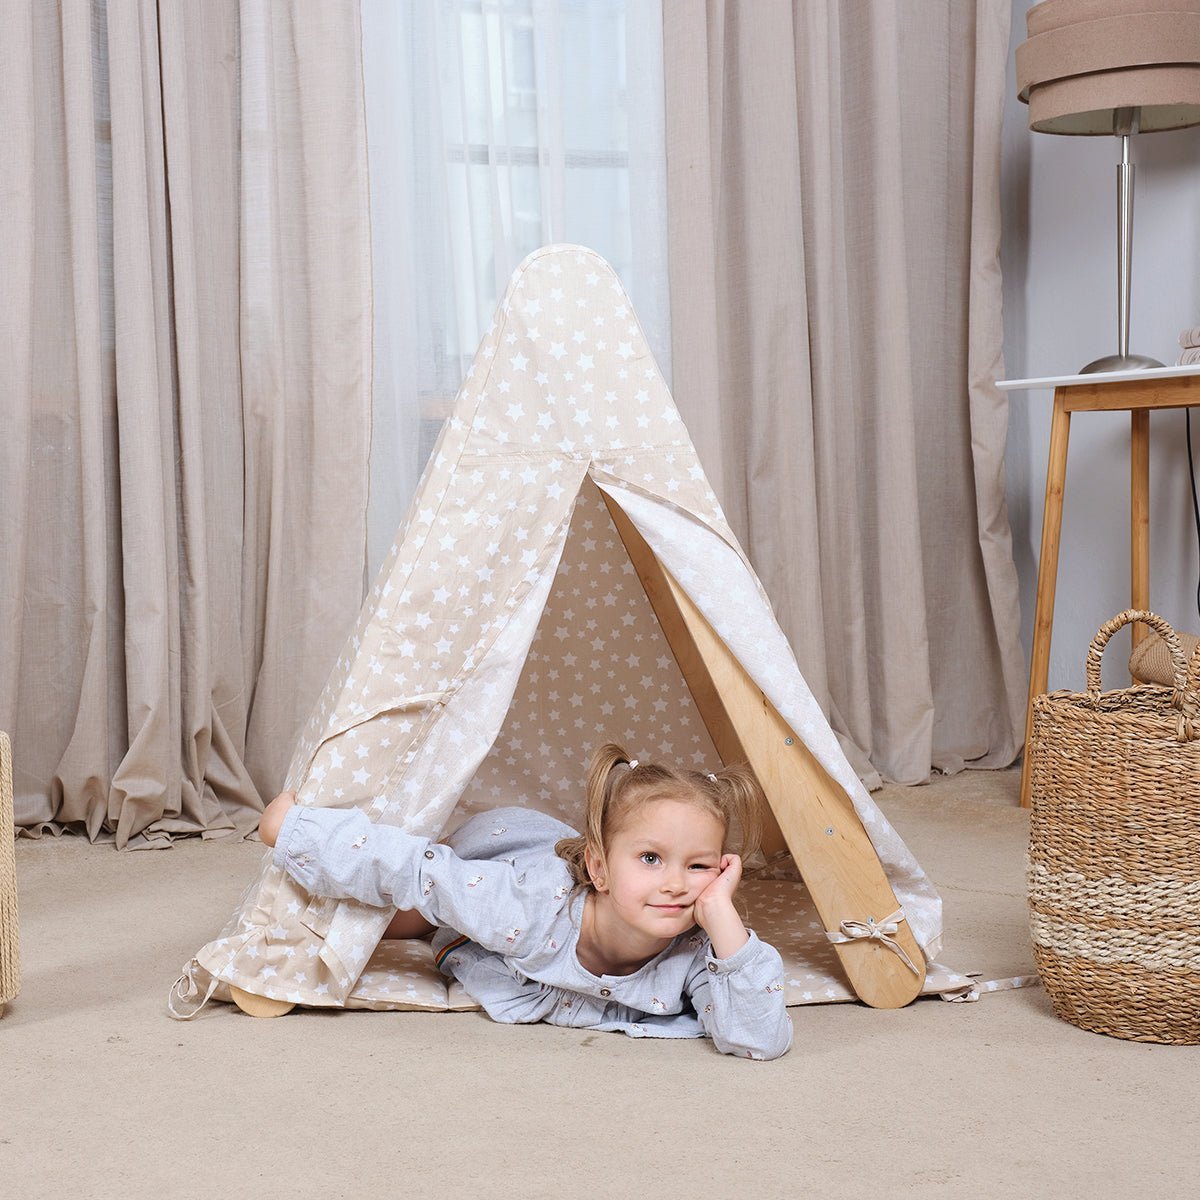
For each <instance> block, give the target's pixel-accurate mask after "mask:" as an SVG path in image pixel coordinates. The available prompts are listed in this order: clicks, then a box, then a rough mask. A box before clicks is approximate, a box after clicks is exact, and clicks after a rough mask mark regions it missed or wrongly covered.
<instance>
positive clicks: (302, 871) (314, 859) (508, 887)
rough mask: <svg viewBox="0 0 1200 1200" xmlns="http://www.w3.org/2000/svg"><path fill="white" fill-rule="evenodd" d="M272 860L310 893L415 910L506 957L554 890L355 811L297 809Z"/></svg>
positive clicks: (505, 866) (533, 874) (534, 875)
mask: <svg viewBox="0 0 1200 1200" xmlns="http://www.w3.org/2000/svg"><path fill="white" fill-rule="evenodd" d="M273 862H274V863H275V865H276V866H278V867H280V868H281V869H282V870H284V871H286V872H287V873H288V875H290V876H291V877H292V878H293V879H294V880H295V881H296V882H297V883H298V884H299V885H300V886H301V887H302V888H304V889H305V891H307V892H310V893H312V894H313V895H317V896H332V897H335V898H337V899H352V900H358V901H360V902H362V903H363V904H370V905H374V906H376V907H378V908H403V909H416V910H417V911H418V912H420V913H421V915H422V916H423V917H425V919H426V920H428V921H431V922H433V923H434V924H435V925H441V926H445V927H448V928H451V929H454V930H457V931H458V932H459V933H462V934H465V935H466V936H467V937H469V938H470V939H471V940H472V941H474V942H476V943H478V944H479V945H481V946H485V947H487V949H489V950H496V951H500V952H501V953H505V954H516V953H519V952H520V947H521V944H522V942H524V941H525V940H526V939H527V937H528V936H529V933H530V930H529V926H530V925H531V924H533V923H534V921H535V920H537V914H538V909H539V907H543V908H544V907H549V905H548V903H547V900H546V898H544V897H542V896H541V892H542V891H545V890H547V889H548V888H550V887H551V886H552V881H550V880H547V879H544V878H542V873H539V872H537V871H528V872H523V873H521V875H520V877H518V875H517V872H516V871H515V869H514V868H513V867H512V866H511V865H510V864H509V863H507V862H503V861H501V862H495V861H491V860H473V859H463V858H459V857H458V856H457V855H456V854H455V853H454V851H453V850H451V849H450V847H449V846H444V845H442V844H440V843H438V842H435V841H433V840H432V839H430V838H426V837H420V836H417V835H415V834H410V833H405V832H404V831H403V830H400V829H396V828H394V827H393V826H390V825H379V824H373V823H372V822H371V821H369V820H368V819H367V818H366V816H365V815H364V814H363V813H362V812H360V811H359V810H358V809H329V808H302V807H299V806H298V807H296V808H293V809H292V810H291V811H290V812H289V813H288V815H287V817H286V818H285V820H284V822H283V826H282V827H281V829H280V831H279V837H278V839H277V840H276V843H275V852H274V857H273Z"/></svg>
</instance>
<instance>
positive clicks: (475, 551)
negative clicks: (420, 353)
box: [186, 246, 968, 1008]
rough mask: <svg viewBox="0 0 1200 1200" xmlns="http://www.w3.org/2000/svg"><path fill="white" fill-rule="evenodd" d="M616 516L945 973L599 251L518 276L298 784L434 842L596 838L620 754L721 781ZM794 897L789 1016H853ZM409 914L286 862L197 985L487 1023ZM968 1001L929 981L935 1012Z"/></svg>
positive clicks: (931, 919) (308, 798)
mask: <svg viewBox="0 0 1200 1200" xmlns="http://www.w3.org/2000/svg"><path fill="white" fill-rule="evenodd" d="M606 501H607V503H608V504H613V505H615V506H616V507H617V508H619V510H620V511H621V512H623V513H624V514H625V516H626V517H627V518H628V520H629V521H630V522H631V523H632V525H633V526H634V527H636V530H637V533H638V534H639V535H640V537H641V538H642V539H644V541H645V543H646V544H647V545H648V546H649V547H650V548H651V550H652V552H653V554H654V556H655V557H656V558H657V559H658V561H659V562H660V563H661V564H662V566H663V567H665V568H666V570H667V571H668V572H669V573H670V576H671V577H673V579H674V580H676V581H678V583H679V585H680V587H681V588H682V589H683V591H684V592H686V594H687V596H688V597H690V599H691V601H692V602H694V605H695V606H696V608H697V609H698V610H699V611H700V612H701V613H702V614H703V616H704V618H705V619H706V620H707V622H708V623H709V625H711V627H712V629H713V630H715V631H716V633H717V634H718V635H719V637H720V639H721V640H722V641H723V642H724V643H725V645H726V646H727V647H728V648H729V650H730V651H731V652H732V654H733V655H734V656H735V657H736V659H737V660H738V662H740V664H741V666H742V668H744V670H745V672H746V673H748V675H749V677H750V678H751V679H752V680H753V682H754V684H756V685H757V687H758V688H760V689H761V690H762V693H763V694H764V695H765V696H766V697H767V698H768V699H769V701H770V703H771V704H772V705H774V707H775V709H776V710H777V711H778V713H779V714H780V715H781V716H782V717H783V718H784V720H785V721H786V722H787V724H788V725H789V726H790V727H791V729H792V730H795V732H796V734H797V735H798V736H799V737H800V738H801V739H802V740H803V742H804V744H805V746H806V747H807V749H808V751H810V752H811V754H812V755H813V756H814V757H815V759H816V760H818V761H819V762H820V764H821V765H822V767H823V768H824V770H825V772H827V774H828V776H829V777H830V778H831V779H833V780H834V781H836V783H837V784H838V785H839V786H840V787H841V788H842V789H844V790H845V793H846V794H847V795H848V796H849V798H850V800H851V801H852V803H853V810H854V812H856V813H857V815H858V818H859V819H860V820H861V822H862V825H863V826H864V827H865V829H866V831H867V834H868V836H869V838H870V840H871V843H872V844H873V846H874V849H875V851H876V853H877V854H878V856H879V860H880V861H881V862H882V864H883V867H884V869H885V871H886V873H887V879H888V881H889V882H890V884H891V888H892V891H893V892H894V894H895V897H896V899H897V901H898V902H899V904H900V905H901V906H902V908H903V913H904V917H905V918H906V920H907V922H908V926H909V928H910V929H911V931H912V933H913V935H914V936H915V938H916V941H917V943H919V945H920V946H921V948H922V950H923V951H924V952H925V954H926V956H927V957H928V958H933V956H934V955H935V954H936V950H937V946H938V943H939V939H940V934H941V904H940V900H939V898H938V895H937V893H936V891H935V890H934V888H933V886H932V885H931V884H930V882H929V880H928V879H927V878H926V876H925V875H924V873H923V872H922V871H921V869H920V867H919V866H918V864H917V863H916V861H915V860H914V859H913V857H912V855H911V854H910V853H909V851H908V850H907V848H906V847H905V846H904V844H903V843H902V841H901V840H900V838H899V836H898V835H897V834H896V832H895V831H894V830H893V829H892V828H891V826H890V825H889V824H888V822H887V821H886V820H885V818H884V817H883V815H882V814H881V813H880V811H879V810H878V808H877V807H876V806H875V804H874V803H873V802H872V800H871V798H870V796H869V795H868V794H867V792H866V790H865V789H864V788H863V786H862V784H861V782H860V781H859V779H858V778H857V777H856V775H855V774H854V772H853V771H852V769H851V768H850V766H849V764H848V763H847V761H846V758H845V756H844V755H843V754H842V751H841V749H840V747H839V745H838V742H837V739H836V737H835V736H834V734H833V732H832V730H831V729H830V728H829V725H828V724H827V722H826V721H825V718H824V716H823V714H822V713H821V711H820V709H819V707H818V705H817V704H816V702H815V701H814V699H813V697H812V694H811V693H810V691H809V689H808V687H807V685H806V684H805V683H804V680H803V678H802V677H801V675H800V671H799V669H798V668H797V666H796V662H795V659H794V657H793V655H792V652H791V649H790V647H789V646H788V643H787V641H786V639H785V637H784V635H783V633H782V631H781V630H780V628H779V626H778V623H777V622H776V621H775V618H774V615H773V614H772V611H771V607H770V603H769V601H768V599H767V597H766V595H765V593H764V591H763V589H762V587H761V585H760V584H759V582H758V579H757V577H756V576H755V574H754V572H753V570H752V568H751V567H750V564H749V562H748V561H747V559H746V557H745V555H744V554H743V553H742V551H741V549H740V547H739V546H738V544H737V541H736V539H735V538H734V536H733V534H732V532H731V530H730V529H729V527H728V526H727V524H726V522H725V519H724V517H723V516H722V513H721V510H720V507H719V505H718V503H717V498H716V496H715V495H714V494H713V492H712V490H711V488H710V487H709V485H708V482H707V480H706V479H705V475H704V471H703V470H702V468H701V466H700V463H699V461H698V459H697V457H696V453H695V450H694V448H693V447H692V444H691V442H690V440H689V439H688V436H687V433H686V431H685V429H684V427H683V423H682V422H681V420H680V417H679V414H678V412H677V410H676V408H675V405H674V402H673V400H672V399H671V396H670V394H669V392H668V389H667V387H666V384H665V383H664V381H663V379H662V376H661V375H660V373H659V371H658V368H657V366H656V365H655V363H654V360H653V358H652V356H651V354H650V351H649V348H648V345H647V343H646V339H645V337H644V335H643V333H642V331H641V329H640V327H639V325H638V322H637V318H636V316H635V315H634V312H633V310H632V307H631V305H630V302H629V299H628V297H627V296H626V294H625V292H624V290H623V288H622V287H621V284H620V282H619V280H618V279H617V277H616V276H615V274H614V273H613V271H612V269H611V268H610V267H609V266H608V265H607V263H605V262H604V261H603V260H602V259H601V258H600V257H599V256H597V255H596V254H594V253H593V252H591V251H589V250H585V249H582V248H580V247H575V246H552V247H547V248H545V249H542V250H539V251H537V252H535V253H534V254H532V255H531V256H530V257H529V258H527V259H526V260H525V262H524V263H522V265H521V266H520V267H519V268H518V270H517V271H516V273H515V274H514V277H513V279H512V281H511V283H510V285H509V287H508V290H507V293H506V295H505V297H504V300H503V302H502V303H501V305H500V307H499V310H498V312H497V314H496V317H495V320H494V321H493V323H492V326H491V328H490V329H489V330H488V333H487V335H486V336H485V338H484V341H483V343H482V345H481V347H480V349H479V352H478V354H477V355H476V358H475V361H474V364H473V366H472V368H471V370H470V372H469V373H468V376H467V379H466V381H465V382H464V384H463V387H462V389H461V391H460V393H459V395H458V398H457V400H456V403H455V405H454V410H453V413H452V415H451V416H450V417H449V419H448V420H447V421H446V422H445V425H444V427H443V429H442V433H441V435H440V438H439V440H438V443H437V446H436V447H435V449H434V452H433V454H432V456H431V458H430V461H429V463H428V465H427V467H426V470H425V473H424V476H423V477H422V480H421V482H420V484H419V486H418V490H417V495H416V497H415V499H414V501H413V503H412V506H411V508H410V511H409V514H408V516H407V518H406V521H405V523H404V525H403V526H402V528H401V530H400V531H399V534H398V536H397V538H396V542H395V545H394V547H393V549H392V551H391V553H390V555H389V557H388V559H387V561H386V562H385V563H384V565H383V568H382V570H381V572H380V575H379V579H378V581H377V583H376V586H375V587H374V590H373V591H372V592H371V593H370V595H369V596H368V598H367V600H366V602H365V603H364V606H363V610H362V614H361V617H360V619H359V622H358V626H357V628H356V630H355V632H354V633H353V635H352V637H351V638H350V640H349V643H348V645H347V646H346V648H345V650H344V652H343V654H342V656H341V657H340V658H339V660H338V662H337V663H336V665H335V667H334V670H333V672H332V674H331V677H330V679H329V682H328V684H327V685H326V688H325V690H324V693H323V695H322V697H321V698H320V701H319V703H318V704H317V707H316V709H315V711H314V713H313V715H312V718H311V720H310V721H309V723H308V726H307V729H306V730H305V732H304V734H303V736H302V738H301V740H300V743H299V746H298V748H297V750H296V753H295V756H294V758H293V760H292V764H291V768H290V771H289V774H288V779H287V782H286V786H287V787H289V788H294V789H296V790H297V791H298V793H299V797H300V801H301V803H303V804H310V805H327V806H336V807H350V806H355V807H358V808H361V809H363V810H364V811H365V812H366V813H367V814H368V815H369V816H370V818H371V819H372V820H377V821H383V822H386V823H389V824H394V825H398V826H400V827H401V828H403V829H406V830H408V831H410V832H414V833H420V834H424V835H427V836H435V835H437V834H439V833H443V832H448V831H449V830H451V829H452V828H454V827H455V826H456V825H457V824H459V823H461V821H462V820H463V819H465V817H466V816H468V815H470V814H471V813H473V812H476V811H480V810H485V809H491V808H496V807H501V806H504V805H513V804H517V805H528V806H533V807H536V808H539V809H542V810H544V811H546V812H549V813H552V814H553V815H555V816H557V817H560V818H561V819H563V820H565V821H567V822H568V823H569V824H572V825H574V826H575V827H576V828H578V827H579V822H580V819H581V815H582V800H583V790H584V789H583V783H584V770H585V764H586V762H587V758H588V755H589V753H590V751H591V750H592V748H593V747H594V746H596V745H597V744H599V743H601V742H604V741H610V740H615V741H618V742H620V743H622V744H624V745H626V746H627V747H628V748H629V749H630V751H631V753H633V754H635V755H638V756H641V757H643V758H654V757H660V758H663V759H668V760H673V761H676V762H681V763H683V764H687V765H695V766H697V767H699V768H701V769H705V770H710V769H712V768H713V766H714V765H717V764H719V762H720V759H719V758H718V756H717V752H716V750H715V749H714V745H713V742H712V740H711V739H710V737H709V735H708V733H707V731H706V729H705V725H704V722H703V720H701V719H700V717H699V716H698V714H697V710H696V707H695V704H694V702H693V700H692V697H691V695H690V694H689V691H688V687H687V685H686V683H685V682H684V679H683V676H682V675H681V673H680V670H679V668H678V666H677V665H676V662H675V660H674V658H673V656H672V653H671V650H670V648H669V646H668V644H667V641H666V640H665V638H664V635H663V632H662V630H661V628H660V626H659V623H658V621H657V620H656V618H655V614H654V611H653V610H652V609H651V607H650V603H649V601H648V600H647V596H646V593H645V591H644V590H643V587H642V584H641V582H640V581H639V578H638V575H637V573H636V572H635V570H634V567H633V565H632V563H631V561H630V557H629V554H628V553H627V552H626V549H625V546H624V544H623V542H622V540H621V538H620V537H619V536H618V533H617V529H616V527H615V526H614V523H613V520H612V519H611V518H610V516H609V512H608V508H607V507H606ZM771 873H772V872H770V871H765V872H762V874H764V875H770V874H771ZM774 874H775V875H777V876H778V875H780V874H782V875H783V876H784V878H782V879H767V878H763V879H759V880H749V881H748V882H747V883H746V884H745V885H744V892H745V896H746V898H747V902H748V905H749V908H750V913H751V923H752V924H753V925H754V926H755V928H756V929H757V930H758V931H759V933H760V935H761V936H764V937H765V938H766V939H767V940H769V941H772V942H773V943H774V944H775V945H776V946H777V947H778V948H779V949H780V952H781V953H782V954H783V956H784V961H785V966H786V968H787V982H788V999H789V1002H790V1003H806V1002H822V1001H830V1000H841V999H849V998H852V997H853V994H854V993H853V992H852V991H851V989H850V988H849V986H848V985H847V982H846V978H845V975H844V973H843V972H842V970H841V969H840V968H839V964H838V961H837V959H836V957H835V954H834V952H833V948H832V946H831V945H830V942H829V941H828V940H826V937H825V934H824V927H823V925H822V923H821V921H820V920H819V919H818V918H817V917H816V915H815V913H814V912H813V910H812V908H811V905H810V904H809V903H808V899H807V896H806V893H805V889H804V887H803V884H802V883H800V882H798V881H797V877H796V875H795V872H794V871H792V872H790V873H789V872H788V871H787V869H786V868H785V869H783V870H782V871H778V870H777V871H775V872H774ZM789 874H790V878H788V876H789ZM390 916H391V913H390V912H388V911H385V910H378V909H373V908H370V907H367V906H364V905H361V904H358V903H356V902H354V901H345V900H332V899H327V898H321V897H312V896H309V895H307V894H306V893H304V892H303V891H302V890H301V889H300V888H299V887H298V886H297V885H296V884H295V883H294V882H293V881H292V880H291V879H289V878H288V877H287V876H286V875H284V874H283V873H282V872H281V871H280V870H278V869H277V868H275V867H273V866H272V865H271V864H270V860H269V856H268V858H267V859H266V860H264V863H263V866H262V870H261V874H260V876H259V877H258V878H257V879H256V880H255V881H254V882H253V884H252V885H251V887H250V888H249V890H248V891H247V893H246V895H245V897H244V899H243V901H242V903H241V905H240V907H239V908H238V909H237V911H236V912H235V913H234V915H233V916H232V918H231V919H230V921H229V923H228V924H227V925H226V927H225V929H224V930H223V931H222V932H221V934H220V935H219V936H218V937H217V938H216V940H214V941H212V942H210V943H209V944H208V945H207V946H205V947H204V948H203V949H201V950H200V951H199V952H198V954H197V956H196V958H195V959H194V960H193V962H192V963H191V964H190V966H189V968H188V970H187V972H186V979H187V983H188V989H189V993H191V992H192V990H193V989H199V988H204V987H205V986H206V985H207V987H206V991H207V993H208V994H209V995H215V996H216V998H218V999H228V998H229V996H230V991H229V986H228V985H231V984H232V985H234V986H235V987H237V988H241V989H244V990H245V991H248V992H251V993H254V994H257V995H260V996H267V997H272V998H275V999H278V1000H283V1001H288V1002H292V1003H299V1004H305V1005H315V1006H340V1007H365V1008H427V1007H428V1008H446V1007H450V1008H459V1007H469V1006H471V1002H470V1000H469V998H467V997H466V996H465V994H463V993H462V992H461V989H459V988H458V985H457V984H452V985H451V986H450V989H449V991H447V988H446V985H445V983H444V981H443V980H442V978H441V976H440V975H439V974H438V973H437V972H436V970H434V969H433V968H432V966H431V964H430V962H429V952H428V947H427V946H426V945H425V944H424V943H411V942H399V941H383V942H381V941H380V937H381V935H382V933H383V931H384V929H385V927H386V926H387V924H388V921H389V919H390ZM967 982H968V981H967V980H965V979H963V978H962V977H961V976H957V975H953V974H952V973H950V972H948V971H946V970H944V969H942V968H940V967H938V966H937V964H935V963H931V964H930V968H929V972H928V975H927V977H926V979H925V982H924V990H925V991H927V992H930V991H945V990H947V989H950V988H954V987H956V986H961V985H963V984H966V983H967Z"/></svg>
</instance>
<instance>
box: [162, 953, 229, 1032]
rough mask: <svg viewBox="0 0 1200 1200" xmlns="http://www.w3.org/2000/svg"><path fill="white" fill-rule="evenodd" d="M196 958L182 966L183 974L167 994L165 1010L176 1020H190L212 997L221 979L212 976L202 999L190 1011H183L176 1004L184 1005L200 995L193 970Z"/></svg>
mask: <svg viewBox="0 0 1200 1200" xmlns="http://www.w3.org/2000/svg"><path fill="white" fill-rule="evenodd" d="M197 965H198V964H197V963H196V960H195V959H194V958H193V959H192V961H191V962H189V963H188V964H187V965H186V966H185V967H184V968H183V974H182V975H180V976H179V978H178V979H177V980H175V982H174V984H172V986H171V991H170V992H169V994H168V995H167V1012H169V1013H170V1014H171V1016H172V1017H174V1018H175V1020H176V1021H190V1020H191V1019H192V1018H193V1017H194V1016H195V1015H196V1014H197V1013H198V1012H199V1011H200V1010H201V1009H202V1008H203V1007H204V1006H205V1005H206V1004H207V1003H208V1002H209V1000H211V999H212V994H213V992H215V991H216V990H217V984H219V983H220V982H221V981H220V980H219V979H216V978H214V979H213V980H212V982H211V983H210V984H209V985H208V991H207V992H205V993H204V997H203V999H202V1000H201V1001H200V1002H199V1003H198V1004H197V1005H196V1006H195V1007H194V1008H193V1009H192V1010H191V1011H190V1012H184V1011H181V1009H180V1008H177V1007H176V1005H177V1004H179V1005H186V1004H189V1003H191V1002H192V1001H194V1000H195V998H196V997H197V996H199V995H200V988H199V987H198V986H197V984H196V977H195V970H196V966H197Z"/></svg>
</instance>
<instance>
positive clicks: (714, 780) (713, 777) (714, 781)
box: [708, 771, 717, 783]
mask: <svg viewBox="0 0 1200 1200" xmlns="http://www.w3.org/2000/svg"><path fill="white" fill-rule="evenodd" d="M708 778H709V779H711V780H712V781H713V783H716V782H717V777H716V776H715V775H714V774H713V773H712V772H711V771H709V772H708Z"/></svg>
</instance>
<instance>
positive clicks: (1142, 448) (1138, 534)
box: [1129, 408, 1150, 646]
mask: <svg viewBox="0 0 1200 1200" xmlns="http://www.w3.org/2000/svg"><path fill="white" fill-rule="evenodd" d="M1129 416H1130V430H1129V582H1130V603H1129V606H1130V608H1135V609H1140V610H1143V611H1145V610H1148V609H1149V607H1150V410H1149V409H1146V408H1138V409H1134V410H1133V411H1132V412H1131V413H1130V414H1129ZM1146 633H1147V630H1146V627H1145V626H1144V625H1142V624H1137V625H1134V626H1133V629H1132V635H1131V636H1132V637H1133V644H1134V645H1135V646H1136V645H1137V644H1138V642H1140V641H1141V640H1142V638H1144V637H1145V636H1146Z"/></svg>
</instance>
